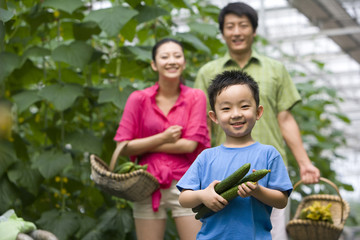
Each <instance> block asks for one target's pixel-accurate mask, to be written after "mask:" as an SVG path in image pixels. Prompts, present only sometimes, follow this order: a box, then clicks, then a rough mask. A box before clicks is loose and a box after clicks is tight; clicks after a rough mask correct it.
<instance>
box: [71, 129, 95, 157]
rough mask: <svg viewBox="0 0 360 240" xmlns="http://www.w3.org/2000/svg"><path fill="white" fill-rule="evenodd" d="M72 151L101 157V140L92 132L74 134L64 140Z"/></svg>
mask: <svg viewBox="0 0 360 240" xmlns="http://www.w3.org/2000/svg"><path fill="white" fill-rule="evenodd" d="M65 142H66V143H70V144H71V148H72V149H73V150H77V151H80V152H89V153H94V154H97V155H101V148H102V146H101V140H100V139H99V138H98V137H96V136H95V135H94V134H93V133H92V132H89V131H86V132H74V133H72V134H70V135H68V136H66V138H65Z"/></svg>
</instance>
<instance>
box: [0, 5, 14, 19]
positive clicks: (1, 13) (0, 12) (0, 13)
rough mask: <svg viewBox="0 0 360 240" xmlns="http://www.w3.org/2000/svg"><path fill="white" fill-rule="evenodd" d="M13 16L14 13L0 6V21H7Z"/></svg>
mask: <svg viewBox="0 0 360 240" xmlns="http://www.w3.org/2000/svg"><path fill="white" fill-rule="evenodd" d="M13 16H14V13H12V12H10V11H8V10H6V9H3V8H0V21H2V22H4V23H6V22H7V21H9V20H10V19H11V18H12V17H13Z"/></svg>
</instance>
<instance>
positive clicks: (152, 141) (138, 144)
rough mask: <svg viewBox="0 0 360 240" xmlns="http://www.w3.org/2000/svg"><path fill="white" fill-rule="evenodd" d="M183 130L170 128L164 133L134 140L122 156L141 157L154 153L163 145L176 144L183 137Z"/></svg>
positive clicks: (175, 127) (179, 127)
mask: <svg viewBox="0 0 360 240" xmlns="http://www.w3.org/2000/svg"><path fill="white" fill-rule="evenodd" d="M181 129H182V127H181V126H177V125H175V126H170V127H168V128H167V129H166V130H165V131H164V132H161V133H158V134H155V135H153V136H150V137H145V138H137V139H133V140H131V141H129V143H128V144H127V146H126V147H125V148H124V150H123V152H122V155H124V156H130V155H132V156H134V155H141V154H144V153H147V152H152V151H153V149H156V148H158V147H159V146H161V145H163V144H168V143H175V142H176V141H178V140H179V138H180V136H181Z"/></svg>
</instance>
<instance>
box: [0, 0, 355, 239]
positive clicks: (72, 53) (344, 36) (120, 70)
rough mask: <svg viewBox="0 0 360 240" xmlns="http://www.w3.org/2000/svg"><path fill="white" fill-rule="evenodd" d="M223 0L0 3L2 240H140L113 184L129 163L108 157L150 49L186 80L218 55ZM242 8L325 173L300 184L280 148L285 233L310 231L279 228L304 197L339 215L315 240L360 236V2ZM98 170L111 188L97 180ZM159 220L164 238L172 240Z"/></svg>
mask: <svg viewBox="0 0 360 240" xmlns="http://www.w3.org/2000/svg"><path fill="white" fill-rule="evenodd" d="M233 2H237V1H233V0H222V1H218V0H41V1H40V0H24V1H15V0H0V240H23V239H25V240H26V239H29V240H31V239H32V240H37V239H45V240H68V239H69V240H70V239H71V240H80V239H83V240H90V239H91V240H97V239H101V240H108V239H109V240H113V239H121V240H122V239H123V240H132V239H137V238H136V234H137V232H136V230H135V229H136V228H135V221H134V217H133V210H134V206H138V205H134V202H136V201H137V200H133V199H131V198H128V197H123V196H124V195H117V194H116V193H114V191H113V189H111V188H112V185H111V184H115V185H116V184H120V183H118V181H122V180H121V179H122V177H114V176H115V175H116V176H120V175H121V176H122V175H124V174H125V173H121V174H120V172H119V173H115V170H114V164H115V165H116V164H117V165H121V164H127V163H129V162H131V161H129V159H131V160H134V159H135V157H136V156H135V157H134V156H132V157H131V158H127V157H125V156H121V157H118V156H116V158H115V162H113V158H114V155H115V152H116V150H115V149H118V148H117V146H119V144H116V142H115V141H114V136H115V134H116V131H117V129H118V127H119V121H120V119H121V117H122V114H123V113H124V112H125V111H126V108H125V106H126V104H127V100H128V98H129V96H130V95H131V94H132V93H133V92H134V91H137V90H143V89H145V88H149V87H151V86H152V85H153V84H154V83H155V82H156V80H157V79H158V75H157V74H160V71H159V72H158V73H156V72H155V71H153V70H154V68H152V67H151V64H150V63H151V61H152V57H151V54H152V52H151V49H152V47H153V46H154V44H155V43H156V42H157V41H158V40H160V39H162V38H166V37H170V38H175V39H177V40H178V41H179V42H181V44H182V46H183V53H184V57H185V59H186V68H185V69H184V72H182V74H181V77H179V79H181V80H182V79H185V80H186V81H185V84H186V85H188V86H189V87H190V88H195V83H194V82H195V79H196V78H197V73H198V70H199V69H200V68H201V67H202V66H203V65H205V64H206V63H208V62H210V61H211V60H213V59H217V58H220V57H222V56H223V55H224V54H225V53H226V52H227V51H228V49H227V47H226V42H225V40H224V38H223V36H222V34H221V32H220V30H219V26H218V22H217V21H218V14H219V12H220V10H221V9H222V8H223V7H225V6H226V5H227V4H229V3H233ZM241 2H243V3H246V4H248V5H249V6H251V7H252V8H254V9H255V10H256V12H257V14H258V27H257V30H256V37H255V42H254V44H253V49H256V51H257V52H258V53H260V54H262V55H265V56H268V57H270V58H273V59H275V60H277V61H279V62H281V63H282V64H283V65H284V66H285V68H286V70H287V71H288V72H289V74H290V76H291V80H292V81H293V82H294V84H295V86H296V87H297V90H298V92H299V93H300V95H301V99H302V101H300V102H299V103H297V104H296V105H295V107H293V108H292V109H291V113H292V115H293V116H294V118H295V120H296V121H297V123H298V125H299V129H300V133H301V137H302V140H303V145H304V148H305V150H306V152H307V154H308V156H309V158H310V160H311V161H312V164H313V165H314V166H316V167H317V168H318V169H319V171H320V176H321V177H322V179H324V180H323V181H322V180H320V181H319V182H318V183H315V184H299V183H301V175H300V171H299V167H298V165H297V163H296V160H295V158H294V156H293V155H292V152H291V150H290V149H289V148H288V147H286V153H287V156H288V157H287V158H288V165H287V166H286V167H287V170H288V173H289V177H290V180H291V183H292V184H293V185H294V186H295V185H296V186H298V187H297V188H296V189H294V190H293V191H292V193H291V195H290V197H289V199H290V200H289V204H288V207H287V213H286V214H287V217H286V221H287V225H286V226H287V227H289V228H288V230H287V231H288V239H289V240H291V239H312V238H311V237H310V238H309V236H310V235H307V236H306V237H305V238H304V237H303V238H301V237H300V236H299V237H298V238H297V237H296V236H295V235H293V233H292V234H290V231H293V230H291V228H290V224H289V223H290V222H292V220H299V219H295V218H298V217H299V213H300V212H299V211H300V210H301V209H300V206H303V205H301V204H303V203H304V200H305V199H307V196H314V197H315V196H317V197H318V196H326V197H329V195H331V196H330V197H329V198H330V199H332V200H331V201H332V202H331V201H330V202H331V204H332V205H331V204H330V205H327V207H328V208H329V207H331V206H332V210H331V214H332V215H333V218H334V219H335V218H336V220H334V222H324V226H329V229H331V231H335V230H336V234H332V233H326V234H328V235H326V236H327V237H324V238H321V237H320V236H319V239H334V240H335V239H340V240H360V202H359V199H360V174H359V173H360V164H359V161H360V145H358V144H359V143H360V127H359V126H360V107H359V106H360V0H243V1H241ZM255 80H256V79H255ZM260 91H261V89H260ZM285 94H286V93H285ZM260 104H261V102H260ZM204 106H205V104H204ZM205 108H206V107H204V109H205ZM265 111H266V109H265ZM144 112H146V111H145V109H144ZM212 137H213V136H212ZM212 140H213V139H211V141H212ZM209 141H210V140H209ZM209 146H210V143H209ZM149 151H150V150H149ZM113 153H114V155H113ZM117 154H119V152H118V153H117ZM128 155H130V154H128ZM141 155H142V153H141V154H139V156H141ZM139 156H138V157H139ZM137 161H138V160H137ZM137 161H136V163H138V162H137ZM358 164H359V165H358ZM108 165H109V166H108ZM115 169H117V168H116V167H115ZM134 169H135V167H134V168H133V170H132V171H135V170H134ZM284 169H285V168H284ZM141 171H142V170H141ZM142 172H146V168H144V170H143V171H142ZM96 173H98V174H99V175H96ZM147 173H148V172H147ZM126 174H128V173H126ZM130 174H131V172H130ZM150 175H151V174H150ZM126 176H128V175H126ZM152 177H153V176H152ZM102 178H104V179H105V178H110V180H106V181H110V182H111V184H109V183H108V182H106V183H105V184H104V185H103V186H101V184H103V183H101V184H100V183H99V182H98V181H101V180H102ZM99 179H100V180H99ZM214 180H215V179H214ZM155 182H156V183H157V184H158V182H157V180H156V178H155ZM298 184H299V185H298ZM107 185H111V186H107ZM115 188H116V186H115ZM158 188H159V186H158V185H156V189H158ZM160 188H162V187H160ZM109 189H110V190H109ZM116 191H117V190H115V192H116ZM154 191H155V190H153V191H151V193H150V194H152V193H154ZM155 192H156V191H155ZM160 196H161V194H160ZM148 197H149V199H150V197H151V196H148ZM154 198H155V197H154V195H153V198H152V201H154ZM320 198H321V197H320ZM334 199H335V200H334ZM339 199H340V200H339ZM339 203H340V205H337V204H339ZM152 204H154V202H152ZM323 204H324V203H323ZM150 205H151V203H150ZM150 205H149V206H150ZM298 206H299V209H298ZM313 206H314V205H313ZM323 206H325V205H323ZM335 206H340V207H338V208H337V209H335ZM153 207H154V205H153ZM307 207H309V205H307ZM302 210H304V209H302ZM166 214H167V218H166V223H165V224H166V228H165V230H164V231H165V233H164V237H163V239H165V240H178V239H180V237H179V234H178V232H177V231H178V229H177V227H176V222H175V221H174V218H173V217H172V215H171V214H172V213H171V211H169V210H167V212H166ZM215 215H216V214H215ZM212 216H213V215H212ZM339 218H340V222H339V221H338V219H339ZM317 220H319V219H317ZM10 221H13V223H10ZM304 221H305V220H304ZM306 221H309V220H306ZM20 222H24V223H25V224H26V225H21V226H22V227H20V225H17V224H18V223H20ZM314 222H315V224H313V223H314ZM21 224H22V223H21ZM307 224H308V222H307ZM24 226H25V227H26V228H25V227H24ZM316 226H320V225H317V223H316V221H314V219H312V221H310V225H309V227H312V230H313V229H314V228H315V229H316V231H317V233H316V234H318V235H321V233H323V232H326V231H327V229H326V228H321V229H320V227H318V228H316ZM303 227H304V226H303V225H302V226H301V227H299V228H298V229H297V230H298V231H299V229H300V231H303ZM334 229H335V230H334ZM306 231H307V230H306ZM306 231H303V232H306ZM309 231H310V230H309ZM322 231H323V232H322ZM22 233H23V234H24V235H26V236H23V237H25V238H21V235H22ZM27 234H28V236H27ZM42 234H44V235H43V236H42V237H41V236H40V235H42ZM309 234H310V233H309ZM5 235H6V237H5ZM290 235H291V236H290ZM330 236H331V237H330ZM26 237H28V238H26ZM273 239H275V240H287V239H285V238H278V239H276V238H273ZM314 239H315V238H314Z"/></svg>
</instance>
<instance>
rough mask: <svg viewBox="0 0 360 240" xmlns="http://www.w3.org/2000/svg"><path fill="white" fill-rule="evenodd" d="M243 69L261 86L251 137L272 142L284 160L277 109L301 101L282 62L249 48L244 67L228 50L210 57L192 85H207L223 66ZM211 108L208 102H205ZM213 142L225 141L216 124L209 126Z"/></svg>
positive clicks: (223, 69) (217, 143) (281, 109)
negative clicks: (260, 111)
mask: <svg viewBox="0 0 360 240" xmlns="http://www.w3.org/2000/svg"><path fill="white" fill-rule="evenodd" d="M234 69H236V70H243V71H245V72H246V73H248V74H249V75H250V76H252V77H253V78H254V80H255V81H256V82H257V83H258V85H259V89H260V104H261V105H263V106H264V113H263V115H262V117H261V118H260V120H259V121H257V123H256V124H255V127H254V129H253V131H252V134H251V135H252V137H253V138H254V140H255V141H258V142H260V143H262V144H267V145H273V146H274V147H275V148H276V149H277V150H278V151H279V152H280V154H281V156H282V157H283V159H284V161H285V164H287V158H286V152H285V143H284V140H283V137H282V134H281V131H280V127H279V124H278V121H277V115H278V113H279V112H281V111H284V110H289V109H291V108H292V107H293V106H294V105H295V104H296V103H297V102H299V101H301V98H300V95H299V92H298V91H297V89H296V86H295V85H294V83H293V81H292V80H291V78H290V75H289V73H288V71H287V70H286V69H285V67H284V65H283V64H282V63H280V62H279V61H277V60H274V59H271V58H269V57H266V56H263V55H260V54H258V53H257V52H255V51H254V50H253V51H252V55H251V57H250V60H249V61H248V63H247V64H246V65H245V67H244V68H243V69H241V68H240V67H239V65H238V64H237V63H236V62H235V61H234V60H232V59H231V57H230V54H229V53H227V54H225V56H223V57H221V58H219V59H216V60H213V61H211V62H209V63H207V64H205V65H204V66H203V67H201V68H200V70H199V72H198V74H197V77H196V80H195V84H194V87H195V88H200V89H202V90H203V91H204V92H205V93H206V94H207V89H208V87H209V85H210V83H211V81H212V79H214V77H215V76H216V75H217V74H219V73H221V72H223V71H225V70H234ZM208 109H210V105H208ZM212 138H213V139H212V144H213V146H218V145H220V144H222V143H223V142H224V141H225V133H224V131H223V130H222V129H221V127H219V125H215V126H213V127H212Z"/></svg>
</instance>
